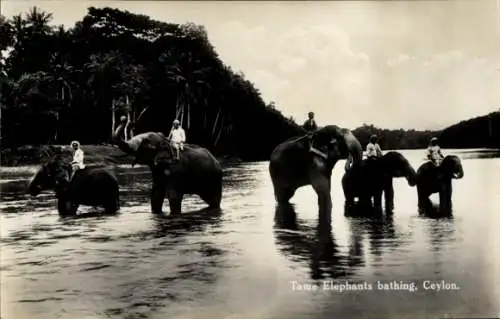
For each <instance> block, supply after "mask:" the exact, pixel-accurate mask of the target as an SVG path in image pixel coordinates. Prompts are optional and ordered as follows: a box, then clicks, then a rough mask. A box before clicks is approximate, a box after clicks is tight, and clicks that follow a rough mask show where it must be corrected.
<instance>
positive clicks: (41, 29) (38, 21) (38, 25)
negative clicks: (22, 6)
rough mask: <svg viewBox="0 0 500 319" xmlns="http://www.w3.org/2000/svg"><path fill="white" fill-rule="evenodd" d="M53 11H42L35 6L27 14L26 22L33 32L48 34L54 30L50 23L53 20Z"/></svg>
mask: <svg viewBox="0 0 500 319" xmlns="http://www.w3.org/2000/svg"><path fill="white" fill-rule="evenodd" d="M52 18H53V16H52V13H47V12H45V11H41V10H40V9H39V8H38V7H36V6H34V7H32V8H31V9H30V11H29V12H28V13H27V14H26V22H27V24H28V26H29V27H30V29H31V31H32V32H33V34H39V35H47V34H49V33H50V32H51V31H52V28H51V27H50V25H49V23H50V22H51V21H52Z"/></svg>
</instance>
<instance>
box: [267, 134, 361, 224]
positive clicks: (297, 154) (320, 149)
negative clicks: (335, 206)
mask: <svg viewBox="0 0 500 319" xmlns="http://www.w3.org/2000/svg"><path fill="white" fill-rule="evenodd" d="M362 152H363V150H362V148H361V144H360V143H359V141H358V140H357V139H356V137H355V136H354V135H353V134H352V132H351V131H349V130H348V129H343V128H340V127H338V126H336V125H328V126H325V127H323V128H321V129H319V130H317V131H315V132H313V133H309V134H304V135H303V136H301V137H295V138H291V139H289V140H287V141H285V142H283V143H281V144H280V145H278V146H277V147H276V148H275V149H274V150H273V152H272V153H271V158H270V161H269V173H270V175H271V180H272V183H273V189H274V196H275V199H276V201H277V202H278V203H280V204H285V203H288V202H289V200H290V199H291V198H292V197H293V195H294V194H295V191H296V190H297V188H299V187H302V186H306V185H311V186H312V187H313V189H314V191H315V192H316V194H317V195H318V207H319V219H320V220H323V221H324V222H328V224H330V223H331V213H332V199H331V195H330V191H331V175H332V170H333V167H334V166H335V164H336V163H337V161H338V160H339V159H346V158H347V157H348V156H349V155H350V156H351V158H352V166H353V167H355V166H356V165H358V164H359V163H360V162H361V160H362Z"/></svg>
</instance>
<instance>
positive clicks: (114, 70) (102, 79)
mask: <svg viewBox="0 0 500 319" xmlns="http://www.w3.org/2000/svg"><path fill="white" fill-rule="evenodd" d="M120 59H121V56H120V54H119V53H118V52H114V51H113V52H110V53H107V54H98V55H95V54H94V55H92V56H91V57H90V61H89V62H88V63H86V64H85V68H86V69H87V71H88V72H89V77H88V81H87V85H88V87H89V88H90V91H91V95H92V96H93V97H94V98H93V100H94V102H95V103H97V97H98V96H99V97H101V98H102V99H104V100H106V101H105V102H106V103H109V102H111V134H113V132H114V130H115V126H116V124H115V123H116V111H117V104H118V102H119V95H118V94H117V92H116V88H117V85H119V84H120V78H121V63H120V62H121V61H120Z"/></svg>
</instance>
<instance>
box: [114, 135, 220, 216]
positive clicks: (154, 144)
mask: <svg viewBox="0 0 500 319" xmlns="http://www.w3.org/2000/svg"><path fill="white" fill-rule="evenodd" d="M121 130H123V125H120V126H119V127H118V128H117V129H116V131H115V134H114V141H115V143H116V144H117V145H118V147H119V148H120V149H121V150H123V151H124V152H126V153H128V154H131V155H134V157H135V161H134V163H133V164H142V165H147V166H149V168H150V170H151V174H152V180H153V182H152V192H151V197H150V198H151V211H152V213H153V214H163V210H162V208H163V202H164V199H165V196H166V197H167V198H168V201H169V206H170V214H179V213H181V204H182V198H183V196H184V195H187V194H194V195H199V196H200V198H201V199H202V200H203V201H205V202H206V203H207V204H208V205H209V208H220V203H221V198H222V168H221V166H220V164H219V162H218V161H217V159H216V158H215V157H214V156H213V155H212V154H211V153H210V151H209V150H207V149H206V148H203V147H200V146H197V145H193V144H184V150H183V151H181V154H180V159H179V160H176V159H175V149H174V147H173V146H172V144H171V143H170V141H169V140H168V139H167V138H166V137H165V135H163V134H162V133H157V132H147V133H142V134H138V135H136V136H134V137H133V138H131V139H129V140H128V141H125V140H123V138H122V137H121V136H122V134H120V131H121Z"/></svg>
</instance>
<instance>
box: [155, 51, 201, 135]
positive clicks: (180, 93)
mask: <svg viewBox="0 0 500 319" xmlns="http://www.w3.org/2000/svg"><path fill="white" fill-rule="evenodd" d="M159 59H160V62H163V63H166V66H165V73H166V74H167V77H168V78H169V79H170V80H171V81H172V82H173V83H174V87H175V89H176V90H177V103H176V118H180V120H179V121H180V122H181V124H183V122H184V115H186V124H187V128H188V129H189V127H190V125H191V106H194V105H197V106H200V107H203V108H204V109H205V115H204V116H205V120H204V122H205V127H206V116H207V112H208V110H207V108H206V107H207V101H208V94H207V93H208V92H209V89H210V85H209V84H208V81H207V80H206V74H207V73H208V71H209V70H210V68H209V67H201V66H200V63H199V60H195V59H194V58H193V57H192V55H191V54H189V53H188V52H186V53H178V54H175V55H174V54H173V52H168V53H164V54H162V56H160V58H159Z"/></svg>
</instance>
